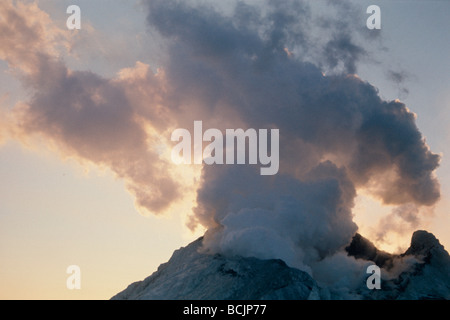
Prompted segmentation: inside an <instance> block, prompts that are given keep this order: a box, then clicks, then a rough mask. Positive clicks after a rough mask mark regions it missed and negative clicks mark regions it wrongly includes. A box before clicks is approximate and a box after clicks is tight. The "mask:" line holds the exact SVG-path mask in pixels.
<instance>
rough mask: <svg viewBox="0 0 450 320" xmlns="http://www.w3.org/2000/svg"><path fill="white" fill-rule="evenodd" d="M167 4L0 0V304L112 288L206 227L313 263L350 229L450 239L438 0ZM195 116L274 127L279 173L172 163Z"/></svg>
mask: <svg viewBox="0 0 450 320" xmlns="http://www.w3.org/2000/svg"><path fill="white" fill-rule="evenodd" d="M75 3H76V4H77V5H78V6H79V7H80V8H81V23H82V24H81V29H80V30H68V29H67V27H66V20H67V18H68V17H69V15H68V14H67V13H66V9H67V7H68V6H69V5H72V4H75ZM175 3H176V1H175V2H174V1H166V2H164V1H156V0H155V1H119V0H114V1H106V0H98V1H52V0H40V1H10V0H7V1H3V2H2V4H1V5H0V42H1V48H0V71H1V72H0V116H1V117H0V299H108V298H110V297H112V296H113V295H114V294H116V293H118V292H119V291H121V290H123V289H124V288H126V286H127V285H128V284H130V283H131V282H134V281H138V280H142V279H144V278H145V277H147V276H148V275H150V274H151V273H152V272H153V271H155V270H156V268H157V267H158V266H159V264H161V263H163V262H166V261H167V260H168V259H169V257H170V256H171V254H172V252H173V251H174V250H175V249H178V248H179V247H181V246H184V245H187V244H188V243H189V242H191V241H192V240H194V239H196V238H197V237H199V236H201V235H203V234H204V232H205V230H207V229H208V230H209V231H208V236H207V237H206V239H207V242H206V246H207V248H208V249H209V250H211V251H218V252H221V253H222V252H223V253H237V254H242V255H253V256H257V257H261V258H273V257H275V258H283V259H284V260H286V261H287V262H288V264H290V265H293V266H296V267H298V268H300V269H304V270H306V271H308V272H313V273H314V265H315V264H314V263H315V261H316V260H317V259H318V258H324V257H332V255H333V254H334V253H336V252H339V250H340V249H339V248H340V247H342V245H344V244H345V243H346V241H348V240H349V237H351V235H352V234H354V232H356V231H358V232H360V233H361V234H363V235H364V236H366V237H367V238H369V239H370V240H371V241H373V242H374V243H375V244H376V245H377V246H379V247H380V248H382V249H384V250H386V251H390V252H403V251H404V250H405V249H406V248H407V246H408V244H409V241H410V237H411V234H412V232H413V231H414V230H417V229H426V230H428V231H430V232H432V233H434V234H435V235H436V237H437V238H438V239H439V240H440V242H441V243H442V244H443V245H444V246H445V247H446V248H448V247H449V246H450V236H449V235H448V232H447V230H448V228H449V227H450V219H449V215H448V211H449V208H450V203H449V197H450V181H449V178H448V177H450V164H449V162H448V160H447V157H446V156H447V154H449V153H450V150H449V148H450V147H449V146H450V143H449V138H450V132H449V126H448V125H447V124H448V123H449V121H450V113H449V111H448V110H449V108H450V93H449V90H448V84H449V83H450V81H449V80H450V79H449V78H450V62H449V59H448V56H449V53H450V43H449V42H448V41H445V40H446V34H447V31H448V30H449V27H450V26H449V24H450V22H448V17H447V12H449V9H450V7H449V6H450V2H448V1H350V2H347V1H339V2H330V1H322V0H321V1H314V2H312V1H309V2H308V1H306V2H296V1H283V2H280V3H279V4H276V2H273V1H272V2H271V1H267V2H266V1H247V2H245V4H244V3H240V4H238V5H237V6H236V2H235V1H221V2H220V4H219V3H218V2H217V1H188V2H185V3H187V4H183V5H174V4H175ZM371 4H377V5H379V6H380V8H381V30H368V29H367V28H366V26H365V24H366V19H367V18H368V16H369V15H368V14H367V13H366V12H365V11H366V8H367V7H368V6H369V5H371ZM255 8H258V9H255ZM217 39H219V40H217ZM396 99H398V100H396ZM298 101H301V103H300V102H298ZM353 101H355V102H356V103H353ZM336 110H338V111H336ZM380 110H381V111H380ZM392 110H395V111H392ZM193 120H203V121H204V125H205V126H208V127H210V128H220V129H225V128H239V127H253V128H268V127H277V128H279V129H280V134H281V141H280V144H281V153H280V161H281V163H280V173H279V174H277V175H276V176H274V177H273V178H272V180H268V179H266V178H264V177H260V176H259V175H255V174H254V170H253V167H251V166H219V165H217V166H205V167H204V168H203V172H202V171H201V167H199V166H195V165H192V166H187V165H181V166H176V165H174V164H173V163H171V160H170V133H171V131H172V130H173V129H174V128H177V127H183V128H188V129H189V128H192V124H193ZM362 124H364V125H362ZM391 130H392V131H391ZM386 132H388V133H389V134H386ZM422 138H423V139H425V140H423V139H422ZM424 141H425V142H424ZM428 148H429V149H428ZM439 158H440V159H439ZM327 161H328V162H327ZM438 163H439V165H438ZM311 199H312V200H311ZM319 204H320V205H319ZM323 204H325V205H323ZM298 212H300V214H298ZM304 212H315V213H314V215H307V214H305V213H304ZM291 226H295V228H293V229H292V228H291ZM304 226H307V227H309V228H304ZM291 229H292V230H291ZM309 230H314V232H311V234H309V233H308V231H309ZM324 239H325V240H326V241H324ZM243 244H245V245H243ZM261 244H263V245H261ZM262 247H263V249H261V248H262ZM70 265H78V266H79V267H80V270H81V289H79V290H69V289H68V288H67V286H66V280H67V278H68V277H69V275H68V274H67V273H66V269H67V267H68V266H70Z"/></svg>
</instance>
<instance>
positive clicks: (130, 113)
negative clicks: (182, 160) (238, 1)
mask: <svg viewBox="0 0 450 320" xmlns="http://www.w3.org/2000/svg"><path fill="white" fill-rule="evenodd" d="M1 10H2V17H6V18H5V19H4V21H3V23H4V26H5V28H2V29H3V31H2V33H1V36H2V43H7V44H11V45H8V46H3V45H2V50H1V52H0V53H1V57H2V59H5V60H6V61H8V62H9V63H10V65H11V66H12V67H13V68H19V69H20V70H21V71H23V74H22V76H21V77H22V79H23V82H24V84H25V85H26V86H27V87H28V88H30V89H32V90H33V92H34V94H33V96H32V98H31V99H30V101H28V102H21V103H18V104H17V105H16V107H15V108H14V110H13V112H14V118H15V122H16V127H15V129H14V131H15V134H16V136H26V135H40V136H43V137H45V138H46V139H48V141H49V142H50V143H52V144H54V145H56V147H57V148H58V150H59V151H60V152H62V153H63V154H65V155H69V156H73V157H75V158H78V159H80V160H81V161H89V162H92V163H94V164H96V165H99V166H105V167H107V168H110V169H111V170H112V171H113V172H114V173H115V174H116V175H117V176H118V177H120V178H122V179H124V180H125V182H126V185H127V188H128V189H129V190H130V192H131V193H132V194H133V195H134V196H135V198H136V201H137V205H138V206H139V207H141V208H143V209H147V210H148V211H151V212H153V213H158V212H160V211H162V210H163V209H166V208H167V207H168V206H169V205H170V203H171V202H172V201H173V200H174V199H177V197H178V196H179V190H178V185H177V183H176V182H175V181H174V180H173V179H172V177H171V176H170V174H169V173H168V170H167V166H168V163H167V161H164V160H163V159H162V158H161V157H160V151H159V150H158V145H160V144H161V142H160V141H159V137H158V136H157V135H155V130H157V129H161V128H164V126H165V125H167V119H166V118H165V115H164V112H162V111H161V110H160V108H159V107H158V102H159V100H160V99H161V98H160V92H163V90H162V89H163V88H161V87H160V83H163V81H162V80H161V81H160V78H162V77H163V75H162V74H154V73H152V72H151V71H150V70H149V68H148V66H145V65H144V64H142V63H137V64H136V67H135V68H130V69H124V70H122V71H121V72H120V73H119V74H118V76H117V78H114V79H105V78H102V77H101V76H99V75H96V74H94V73H92V72H88V71H72V70H69V69H68V68H67V67H66V65H65V64H64V63H63V62H62V61H61V60H60V59H59V58H58V55H57V54H56V53H55V52H54V51H52V48H53V38H52V36H53V34H58V32H57V29H56V28H55V27H54V26H52V25H51V23H50V22H49V19H48V16H47V15H46V14H45V13H43V12H42V11H40V9H39V8H38V7H37V6H36V5H35V4H31V5H25V4H22V3H20V2H19V3H18V4H17V6H15V5H13V4H12V3H11V2H6V3H2V7H1ZM31 13H35V14H36V15H35V16H33V18H32V19H31V20H29V19H28V18H29V17H28V15H30V14H31ZM6 26H8V27H6ZM49 30H50V31H49ZM52 30H56V31H54V32H53V31H52ZM143 86H144V88H143ZM141 99H145V102H142V101H141ZM144 103H145V104H146V105H145V110H144V109H142V108H143V104H144Z"/></svg>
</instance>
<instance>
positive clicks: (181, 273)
mask: <svg viewBox="0 0 450 320" xmlns="http://www.w3.org/2000/svg"><path fill="white" fill-rule="evenodd" d="M202 242H203V237H202V238H199V239H197V240H196V241H194V242H192V243H191V244H189V245H188V246H186V247H183V248H180V249H178V250H176V251H175V252H174V253H173V255H172V257H171V258H170V260H169V261H168V262H167V263H164V264H161V265H160V266H159V268H158V270H157V271H156V272H154V273H153V274H152V275H151V276H149V277H148V278H146V279H145V280H143V281H138V282H135V283H132V284H131V285H129V286H128V288H126V289H125V290H124V291H122V292H120V293H118V294H117V295H115V296H114V297H113V298H112V299H113V300H259V299H261V300H306V299H308V300H310V299H314V300H318V299H324V300H326V299H348V297H351V298H352V299H366V300H394V299H403V300H404V299H406V300H423V299H449V298H450V257H449V254H448V252H447V251H446V250H445V249H444V247H443V246H442V245H441V244H440V242H439V240H438V239H436V237H435V236H434V235H433V234H431V233H429V232H427V231H423V230H419V231H416V232H414V234H413V236H412V239H411V245H410V247H409V248H408V249H407V250H406V251H405V252H404V253H402V254H397V255H394V254H389V253H387V252H384V251H381V250H379V249H377V248H376V247H375V246H374V245H373V244H372V243H371V242H370V241H369V240H368V239H366V238H364V237H363V236H361V235H360V234H355V236H354V237H353V239H352V241H351V243H350V244H349V245H348V246H347V247H345V249H343V250H344V252H345V253H346V255H347V256H349V257H352V259H356V260H359V261H366V262H370V263H372V264H376V265H377V266H378V267H380V268H381V289H380V290H370V289H368V288H367V285H366V282H365V279H361V281H360V283H359V284H357V285H356V286H355V287H353V288H352V289H351V292H348V290H341V289H348V288H339V287H336V286H334V287H333V288H329V287H327V286H325V285H323V284H321V283H320V281H319V280H317V279H315V275H314V272H312V274H311V273H308V272H305V271H302V270H299V269H296V268H292V267H289V266H288V265H287V264H286V263H285V262H284V261H282V260H279V259H270V260H261V259H257V258H253V257H242V256H225V255H222V254H207V253H204V252H202ZM330 272H332V270H330ZM342 292H346V294H345V295H344V294H342Z"/></svg>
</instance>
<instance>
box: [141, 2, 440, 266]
mask: <svg viewBox="0 0 450 320" xmlns="http://www.w3.org/2000/svg"><path fill="white" fill-rule="evenodd" d="M147 3H148V8H149V15H148V22H149V24H150V25H151V26H152V27H154V28H156V29H157V30H158V31H159V32H160V34H161V35H163V36H165V37H166V38H167V39H168V42H169V45H168V48H169V49H168V54H167V60H166V65H165V72H166V77H167V81H168V83H170V84H171V86H172V88H173V89H174V91H173V92H172V94H171V102H172V103H173V105H171V106H170V107H171V108H172V109H173V110H177V112H179V114H180V117H179V120H178V121H179V123H180V125H183V126H192V125H191V123H192V122H193V121H194V120H196V119H198V117H199V116H201V117H202V118H201V119H202V120H203V123H204V126H205V123H206V124H208V125H206V126H211V127H216V128H221V129H223V128H226V127H227V126H231V127H236V126H243V127H246V128H248V127H251V128H279V129H280V139H281V141H280V176H277V177H275V178H270V177H258V176H256V172H257V171H254V170H253V169H251V167H245V166H244V167H240V168H235V167H233V166H225V167H221V168H216V167H204V168H203V174H202V185H201V187H200V189H199V190H198V197H197V203H198V206H197V207H196V208H195V210H194V213H195V214H194V215H193V217H192V220H191V222H192V224H193V225H195V223H200V224H202V225H205V226H207V227H209V228H211V230H214V231H211V232H210V233H209V235H208V237H207V240H206V243H207V245H206V246H207V247H208V246H209V249H211V250H218V251H230V252H232V253H240V254H246V255H255V256H261V257H267V255H269V256H270V255H271V256H272V257H278V258H283V259H284V260H287V261H291V262H292V263H294V264H296V265H301V264H302V262H303V263H305V262H307V261H308V260H313V259H314V258H319V257H322V258H323V257H324V256H326V255H327V254H331V253H333V252H336V251H337V250H338V249H339V247H340V246H342V245H343V244H344V243H346V242H347V243H348V241H350V238H351V235H352V234H354V232H355V230H356V226H355V225H354V223H353V221H352V213H351V212H352V207H353V200H354V197H355V196H356V191H355V190H357V189H358V188H365V189H367V190H369V191H370V192H371V193H372V195H374V196H376V197H378V198H379V199H380V200H381V201H382V202H383V203H385V204H393V205H405V204H408V203H411V204H414V205H415V206H419V207H420V206H430V205H433V204H434V203H436V201H437V200H438V199H439V196H440V194H439V183H438V181H437V179H436V177H435V176H434V170H435V169H436V168H437V167H438V165H439V156H438V155H436V154H434V153H432V152H431V151H430V150H429V148H428V146H427V145H426V142H425V139H424V137H423V136H422V134H421V133H420V131H419V130H418V128H417V126H416V123H415V119H416V116H415V114H414V113H412V112H411V111H409V110H408V108H407V107H406V106H405V105H404V104H403V103H401V102H400V101H383V100H382V99H381V98H380V96H379V95H378V91H377V89H376V88H375V87H373V86H372V85H371V84H369V83H367V82H365V81H363V80H361V79H360V78H359V77H358V76H356V75H354V73H355V72H356V68H357V64H356V63H357V62H358V61H359V59H362V58H363V57H364V56H365V54H366V52H365V50H364V49H363V48H362V47H361V45H358V44H356V42H355V39H354V38H353V37H352V35H351V33H349V32H347V31H348V30H347V28H345V26H344V27H343V28H341V30H343V31H342V32H336V31H335V30H332V29H331V28H326V25H323V26H325V27H323V30H322V32H323V33H324V35H325V39H328V40H322V42H323V46H322V49H323V50H324V51H325V52H326V54H324V55H321V56H320V55H319V56H318V59H320V60H321V61H319V62H318V63H312V62H311V61H309V62H305V61H304V60H303V59H302V56H298V55H296V52H308V48H302V46H305V45H306V44H308V43H309V42H310V41H311V37H308V29H302V27H304V26H305V25H303V26H302V24H299V23H298V21H299V20H301V21H303V20H302V19H300V18H301V17H302V14H303V13H304V14H305V15H306V18H305V22H304V24H306V25H307V24H308V23H311V22H309V21H311V20H313V19H311V16H310V14H309V11H308V9H307V8H308V7H307V6H306V5H304V4H303V2H298V1H291V2H286V3H283V5H280V4H278V3H275V2H270V1H269V3H268V6H267V7H265V11H264V12H262V10H258V9H257V8H254V7H250V6H247V5H244V4H242V3H241V4H239V5H238V6H237V7H236V11H235V12H234V13H232V14H231V15H225V14H222V13H220V12H219V11H217V10H215V9H214V8H212V7H210V6H207V5H190V4H189V3H187V2H178V1H158V0H152V1H148V2H147ZM294 16H295V17H297V18H296V19H293V17H294ZM245 17H248V19H249V21H250V23H248V24H244V23H242V21H245ZM291 30H292V33H290V32H289V31H291ZM327 32H328V33H327ZM294 35H295V36H294ZM314 49H315V50H316V49H317V48H314ZM313 62H314V61H313ZM319 65H322V66H326V67H328V68H332V69H335V68H336V67H338V66H339V65H342V66H343V68H342V69H341V70H342V72H334V73H333V75H329V76H326V75H324V74H323V73H322V69H320V68H319ZM415 213H416V212H415V211H412V212H411V215H413V216H414V215H415ZM308 235H309V236H308ZM264 239H265V240H264ZM258 244H264V245H265V249H264V248H262V246H258ZM276 244H278V245H276ZM273 246H275V247H276V248H273ZM281 248H283V249H281Z"/></svg>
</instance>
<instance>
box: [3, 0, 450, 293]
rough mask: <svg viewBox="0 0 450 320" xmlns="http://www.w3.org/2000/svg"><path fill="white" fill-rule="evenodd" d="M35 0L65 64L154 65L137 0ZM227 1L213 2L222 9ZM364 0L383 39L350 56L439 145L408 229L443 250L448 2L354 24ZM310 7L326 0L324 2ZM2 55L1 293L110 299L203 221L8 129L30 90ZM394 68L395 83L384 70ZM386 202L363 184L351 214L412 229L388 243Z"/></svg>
mask: <svg viewBox="0 0 450 320" xmlns="http://www.w3.org/2000/svg"><path fill="white" fill-rule="evenodd" d="M7 2H9V1H7ZM18 2H21V3H24V4H26V5H28V4H30V3H32V1H18ZM75 2H76V4H77V5H79V6H80V8H81V18H82V28H81V30H79V31H70V30H67V28H66V27H65V23H66V19H67V17H68V15H67V14H66V8H67V7H68V6H69V5H71V4H74V3H75ZM252 2H256V3H257V1H252ZM354 2H356V3H361V1H354ZM36 3H37V5H38V7H39V10H42V11H44V12H46V13H47V14H48V15H49V18H50V20H51V22H52V24H53V25H54V28H56V29H58V30H62V32H63V36H62V38H64V37H67V39H68V40H67V41H68V42H69V43H70V46H71V48H72V51H71V52H67V51H64V50H62V51H61V52H65V53H64V54H65V56H64V57H63V60H64V61H65V63H66V64H67V66H68V68H69V69H71V70H77V71H92V72H94V73H97V74H98V75H100V76H102V77H104V78H111V77H114V76H116V75H117V73H118V72H119V71H120V70H122V69H124V68H133V67H134V66H135V65H136V62H137V61H140V62H142V63H145V64H148V65H149V66H150V68H151V69H152V70H154V71H155V72H156V70H157V68H158V67H160V66H161V61H162V59H163V56H164V42H163V41H161V39H160V38H159V36H158V35H157V33H156V32H154V31H151V30H150V27H149V26H148V25H147V23H146V13H145V10H144V9H143V7H142V5H141V4H140V1H122V0H114V1H106V0H96V1H84V0H83V1H66V0H64V1H55V0H38V1H36ZM228 4H229V3H228V2H227V1H222V2H221V6H223V7H225V8H226V7H227V5H228ZM366 4H367V5H366ZM370 4H378V5H379V6H380V8H381V12H382V30H381V39H375V40H374V43H373V52H372V54H371V55H370V58H371V59H370V60H369V61H361V62H359V64H358V72H357V74H358V76H359V77H360V78H361V79H363V80H366V81H368V82H370V83H371V84H372V85H374V86H375V87H377V88H378V89H379V94H380V96H381V97H382V98H383V99H386V100H394V99H399V100H401V101H402V102H404V103H405V104H406V106H407V107H408V108H409V109H410V110H411V111H412V112H414V113H416V114H417V126H418V128H419V130H420V131H421V132H422V134H423V135H424V136H425V137H426V141H427V144H428V145H429V146H430V148H431V150H432V151H433V152H435V153H438V154H441V155H442V160H441V164H440V167H439V169H438V170H437V171H436V174H437V176H438V179H439V182H440V184H441V199H440V201H439V202H438V203H437V204H436V205H435V208H434V211H433V212H432V210H429V211H430V212H428V213H427V212H425V213H424V217H423V219H422V220H421V221H420V223H419V225H418V226H417V228H416V229H426V230H428V231H430V232H432V233H434V234H435V235H436V237H437V238H438V239H439V240H440V242H441V243H442V244H443V245H444V246H445V248H446V249H447V250H448V248H449V247H450V235H449V233H448V230H449V228H450V218H449V214H448V213H449V211H450V203H449V201H450V179H449V177H450V162H449V160H448V159H447V155H449V154H450V143H449V142H450V126H448V123H450V112H449V110H450V90H449V83H450V60H449V58H448V57H449V56H450V55H449V54H450V42H449V41H448V32H449V31H450V22H449V19H448V13H449V12H450V2H449V1H363V3H362V4H360V6H361V8H363V10H362V11H361V23H360V24H361V25H362V26H363V27H364V26H365V20H366V18H367V17H368V15H367V14H366V13H365V10H364V8H366V7H367V6H368V5H370ZM315 6H317V7H316V8H318V9H321V8H326V6H325V2H324V1H320V2H319V3H317V2H316V3H315ZM2 10H3V9H2V7H0V18H1V17H2V14H3V11H2ZM324 10H325V9H324ZM32 18H33V17H30V19H32ZM0 21H1V19H0ZM1 32H2V31H1V30H0V35H1ZM58 39H60V38H56V40H55V41H56V42H57V41H59V40H58ZM61 45H63V43H61ZM4 60H5V59H3V60H2V56H1V55H0V71H1V73H0V115H1V117H2V120H0V299H109V298H110V297H112V296H113V295H114V294H116V293H118V292H119V291H121V290H123V289H124V288H126V286H127V285H128V284H130V283H132V282H134V281H138V280H142V279H144V278H145V277H147V276H149V275H150V274H151V273H152V272H154V271H155V270H156V268H157V267H158V266H159V265H160V264H161V263H163V262H166V261H167V260H168V259H169V257H170V256H171V254H172V253H173V251H174V250H175V249H178V248H179V247H181V246H184V245H187V244H188V243H189V242H191V241H192V240H194V239H196V238H197V237H199V236H201V235H202V233H203V230H197V232H196V233H192V232H191V231H190V230H189V229H188V228H187V227H186V223H187V218H186V217H187V215H189V214H190V211H191V210H192V206H193V205H194V201H195V198H194V196H191V197H190V198H189V197H187V199H185V201H184V202H183V205H180V206H176V207H173V208H171V209H170V210H168V212H167V213H165V214H164V215H153V214H145V215H142V214H141V213H140V212H139V210H138V209H137V206H136V205H135V199H134V197H133V195H132V194H130V192H128V191H127V188H126V185H125V183H124V181H123V180H122V179H120V178H117V177H116V175H115V173H114V172H113V171H112V170H110V168H105V167H99V166H95V165H93V164H92V163H88V162H87V161H86V162H84V163H80V161H78V159H75V158H74V157H68V156H64V155H63V154H64V153H62V152H59V151H56V150H57V149H56V148H55V147H52V146H49V145H48V144H46V143H45V141H40V140H39V139H36V138H29V139H19V138H17V137H16V136H14V134H13V133H6V134H5V133H4V131H7V130H6V129H4V128H7V127H8V123H7V122H8V119H10V118H8V116H7V114H8V112H9V111H10V110H11V109H12V108H13V107H14V106H15V105H16V104H17V103H19V102H21V101H27V100H28V99H29V98H30V97H31V96H32V92H31V89H29V88H25V87H24V86H23V85H22V83H21V81H20V77H19V76H18V75H17V73H14V72H12V71H11V69H10V68H9V67H8V64H7V63H6V62H5V61H4ZM389 71H392V73H389ZM393 73H395V74H396V75H397V76H401V79H400V80H401V81H398V83H396V82H395V81H394V80H392V79H390V78H389V75H391V78H392V75H393ZM397 80H399V78H398V79H397ZM390 210H391V208H388V207H383V206H382V205H381V204H379V203H378V202H377V201H376V200H374V199H371V198H370V197H368V196H364V195H363V194H361V195H360V196H359V197H358V198H357V203H356V207H355V208H354V210H353V213H354V215H355V219H354V221H355V222H356V223H357V224H358V226H359V232H360V233H362V234H363V235H365V236H367V237H368V238H369V239H371V240H372V241H374V242H375V243H377V245H379V246H380V247H381V248H383V249H385V250H389V251H402V250H404V249H405V248H406V247H407V246H408V242H409V240H410V235H411V233H408V235H398V234H396V233H395V232H392V233H390V234H389V237H388V239H386V241H385V242H381V241H379V242H377V241H376V240H375V239H373V238H371V237H370V235H373V232H374V228H375V227H376V226H377V225H378V223H379V222H380V219H382V218H383V217H385V216H387V215H388V214H389V212H390ZM69 265H78V266H80V268H81V289H80V290H69V289H67V287H66V279H67V278H68V276H69V275H68V274H67V273H66V268H67V267H68V266H69Z"/></svg>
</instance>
